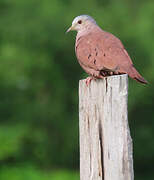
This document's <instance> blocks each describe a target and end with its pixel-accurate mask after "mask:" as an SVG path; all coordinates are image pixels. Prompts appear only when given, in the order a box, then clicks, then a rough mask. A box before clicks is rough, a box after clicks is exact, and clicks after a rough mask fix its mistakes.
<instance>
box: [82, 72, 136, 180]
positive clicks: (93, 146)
mask: <svg viewBox="0 0 154 180" xmlns="http://www.w3.org/2000/svg"><path fill="white" fill-rule="evenodd" d="M127 99H128V77H127V75H117V76H110V77H107V78H105V79H104V80H99V79H98V80H92V81H91V83H90V85H89V86H88V87H87V86H86V83H85V80H80V82H79V126H80V180H133V179H134V174H133V157H132V140H131V136H130V130H129V126H128V116H127Z"/></svg>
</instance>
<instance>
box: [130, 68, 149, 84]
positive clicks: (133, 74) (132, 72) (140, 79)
mask: <svg viewBox="0 0 154 180" xmlns="http://www.w3.org/2000/svg"><path fill="white" fill-rule="evenodd" d="M128 75H129V76H130V77H131V78H132V79H134V80H136V81H138V82H140V83H143V84H147V83H148V82H147V81H146V80H145V79H144V78H143V77H142V76H141V75H140V74H139V73H138V72H137V70H136V69H135V67H134V66H132V68H131V69H130V71H129V72H128Z"/></svg>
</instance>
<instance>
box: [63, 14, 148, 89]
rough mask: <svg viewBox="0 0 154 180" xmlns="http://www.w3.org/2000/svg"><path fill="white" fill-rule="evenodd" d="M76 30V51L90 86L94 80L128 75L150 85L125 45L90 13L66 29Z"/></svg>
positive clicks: (75, 19)
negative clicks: (102, 27)
mask: <svg viewBox="0 0 154 180" xmlns="http://www.w3.org/2000/svg"><path fill="white" fill-rule="evenodd" d="M73 30H75V31H77V35H76V42H75V53H76V57H77V59H78V62H79V64H80V66H81V67H82V68H83V70H84V71H85V72H86V73H87V74H89V75H90V76H89V77H88V78H86V84H87V86H88V85H89V83H90V82H91V80H93V79H104V78H105V77H107V76H111V75H119V74H128V76H129V77H131V78H132V79H134V80H136V81H138V82H140V83H143V84H147V81H146V80H145V79H144V78H143V77H142V76H141V75H140V74H139V72H138V71H137V70H136V69H135V67H134V65H133V62H132V60H131V58H130V56H129V55H128V53H127V51H126V49H125V48H124V45H123V44H122V42H121V41H120V39H119V38H117V37H116V36H115V35H113V34H112V33H109V32H106V31H104V30H102V29H101V28H100V27H99V26H98V25H97V23H96V21H95V20H94V19H93V18H92V17H91V16H89V15H80V16H77V17H75V18H74V20H73V21H72V25H71V27H70V28H69V29H68V30H67V31H66V33H68V32H70V31H73Z"/></svg>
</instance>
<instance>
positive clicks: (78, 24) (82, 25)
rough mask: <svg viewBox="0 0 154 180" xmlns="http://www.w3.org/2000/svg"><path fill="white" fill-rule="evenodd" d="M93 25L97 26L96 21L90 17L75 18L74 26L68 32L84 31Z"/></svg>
mask: <svg viewBox="0 0 154 180" xmlns="http://www.w3.org/2000/svg"><path fill="white" fill-rule="evenodd" d="M92 24H96V21H95V20H94V19H93V18H92V17H90V16H88V15H80V16H77V17H76V18H74V20H73V22H72V26H71V27H70V28H69V29H68V30H67V31H66V32H67V33H68V32H69V31H82V30H84V29H87V28H88V27H90V26H91V25H92Z"/></svg>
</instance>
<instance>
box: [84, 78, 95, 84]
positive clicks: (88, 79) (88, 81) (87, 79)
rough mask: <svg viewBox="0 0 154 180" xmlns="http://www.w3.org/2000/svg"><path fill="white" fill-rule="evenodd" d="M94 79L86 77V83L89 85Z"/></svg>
mask: <svg viewBox="0 0 154 180" xmlns="http://www.w3.org/2000/svg"><path fill="white" fill-rule="evenodd" d="M93 79H95V78H94V77H92V76H90V77H87V78H86V85H87V86H89V84H90V82H91V80H93Z"/></svg>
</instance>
